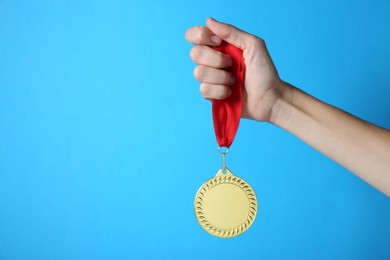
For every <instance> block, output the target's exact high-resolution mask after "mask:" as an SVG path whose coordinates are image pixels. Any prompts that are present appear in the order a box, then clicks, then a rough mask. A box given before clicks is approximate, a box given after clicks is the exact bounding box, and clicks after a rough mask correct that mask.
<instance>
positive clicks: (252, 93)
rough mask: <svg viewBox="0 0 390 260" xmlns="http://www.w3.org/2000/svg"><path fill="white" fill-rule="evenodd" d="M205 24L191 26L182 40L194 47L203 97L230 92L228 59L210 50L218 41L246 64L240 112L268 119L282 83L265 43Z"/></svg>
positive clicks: (220, 96) (231, 29)
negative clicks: (235, 50)
mask: <svg viewBox="0 0 390 260" xmlns="http://www.w3.org/2000/svg"><path fill="white" fill-rule="evenodd" d="M206 24H207V27H204V26H195V27H192V28H190V29H188V30H187V32H186V35H185V37H186V39H187V41H189V42H190V43H192V44H194V45H195V46H194V47H193V48H192V50H191V52H190V56H191V58H192V60H193V61H194V62H195V63H196V64H198V66H196V67H195V70H194V76H195V78H196V79H197V80H198V81H200V82H201V85H200V92H201V93H202V95H203V97H205V98H207V99H224V98H226V97H228V96H229V95H230V93H231V91H230V85H231V84H233V82H234V80H235V79H234V76H233V75H232V74H231V73H229V72H228V71H227V69H228V68H229V67H230V66H231V65H232V59H231V58H230V57H229V56H228V55H225V54H222V53H220V52H218V51H215V50H213V49H212V48H211V47H213V46H218V45H219V44H220V43H221V40H224V41H226V42H228V43H231V44H233V45H235V46H236V47H238V48H240V49H242V50H243V56H244V60H245V65H246V75H245V86H244V88H243V89H244V90H243V91H244V92H243V115H242V117H244V118H250V119H254V120H258V121H271V117H272V114H273V112H274V111H273V110H274V107H275V104H276V103H277V101H278V99H279V97H280V96H281V95H282V92H283V88H284V84H283V82H282V81H281V79H280V78H279V75H278V72H277V71H276V68H275V66H274V64H273V62H272V59H271V57H270V55H269V53H268V50H267V48H266V46H265V42H264V41H263V40H262V39H260V38H258V37H256V36H254V35H251V34H249V33H246V32H244V31H242V30H240V29H238V28H236V27H234V26H231V25H228V24H224V23H220V22H218V21H216V20H214V19H211V18H209V19H207V22H206Z"/></svg>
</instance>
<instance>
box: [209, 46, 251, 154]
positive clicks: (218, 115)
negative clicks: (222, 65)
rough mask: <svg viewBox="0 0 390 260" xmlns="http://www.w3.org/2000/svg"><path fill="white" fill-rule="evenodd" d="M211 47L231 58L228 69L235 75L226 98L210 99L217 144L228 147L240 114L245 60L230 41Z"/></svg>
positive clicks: (236, 128)
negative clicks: (230, 92) (229, 93)
mask: <svg viewBox="0 0 390 260" xmlns="http://www.w3.org/2000/svg"><path fill="white" fill-rule="evenodd" d="M213 49H214V50H217V51H219V52H222V53H225V54H227V55H229V56H230V57H232V59H233V65H232V66H231V67H230V68H229V70H228V71H229V72H231V73H233V75H234V77H235V82H234V84H233V85H232V86H231V90H232V94H231V95H230V96H229V97H228V98H226V99H223V100H215V99H214V100H213V101H212V103H213V122H214V131H215V136H216V138H217V142H218V145H219V146H220V147H227V148H229V147H230V145H231V144H232V143H233V140H234V137H235V136H236V133H237V130H238V125H239V124H240V119H241V115H242V88H243V86H244V82H245V62H244V57H243V56H242V50H241V49H239V48H237V47H235V46H234V45H232V44H230V43H227V42H222V43H221V44H220V45H219V46H217V47H213Z"/></svg>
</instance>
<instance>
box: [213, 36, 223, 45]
mask: <svg viewBox="0 0 390 260" xmlns="http://www.w3.org/2000/svg"><path fill="white" fill-rule="evenodd" d="M211 41H212V42H213V43H215V44H220V43H221V38H219V37H218V36H216V35H213V36H211Z"/></svg>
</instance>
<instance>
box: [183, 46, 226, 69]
mask: <svg viewBox="0 0 390 260" xmlns="http://www.w3.org/2000/svg"><path fill="white" fill-rule="evenodd" d="M190 56H191V59H192V60H193V61H194V62H195V63H196V64H199V65H205V66H208V67H213V68H219V69H227V68H229V67H230V66H231V65H232V64H233V60H232V58H231V57H230V56H228V55H225V54H223V53H221V52H219V51H215V50H213V49H211V48H209V47H207V46H203V45H196V46H195V47H194V48H192V49H191V51H190Z"/></svg>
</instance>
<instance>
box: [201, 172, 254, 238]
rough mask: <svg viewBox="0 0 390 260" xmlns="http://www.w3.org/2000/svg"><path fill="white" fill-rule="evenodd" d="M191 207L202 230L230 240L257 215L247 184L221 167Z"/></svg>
mask: <svg viewBox="0 0 390 260" xmlns="http://www.w3.org/2000/svg"><path fill="white" fill-rule="evenodd" d="M223 171H226V173H225V174H224V173H223ZM194 207H195V215H196V218H197V220H198V222H199V224H200V225H201V226H202V228H203V229H204V230H206V231H207V232H208V233H210V234H212V235H214V236H217V237H221V238H230V237H235V236H237V235H240V234H241V233H243V232H245V231H246V230H247V229H248V228H249V227H250V226H251V225H252V223H253V221H254V220H255V217H256V213H257V198H256V194H255V192H254V191H253V189H252V187H251V186H250V185H249V184H248V183H247V182H246V181H244V180H243V179H241V178H239V177H237V176H234V175H233V174H232V173H231V171H230V170H229V169H227V168H225V169H223V168H221V169H220V170H219V171H218V173H217V175H216V176H215V177H214V178H211V179H210V180H208V181H206V182H205V183H204V184H203V185H202V186H201V187H200V189H199V190H198V192H197V194H196V196H195V202H194Z"/></svg>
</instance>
